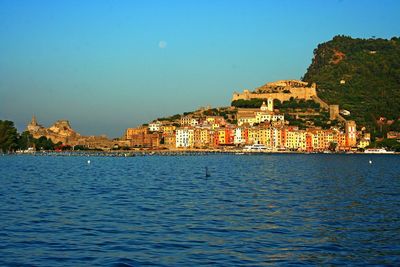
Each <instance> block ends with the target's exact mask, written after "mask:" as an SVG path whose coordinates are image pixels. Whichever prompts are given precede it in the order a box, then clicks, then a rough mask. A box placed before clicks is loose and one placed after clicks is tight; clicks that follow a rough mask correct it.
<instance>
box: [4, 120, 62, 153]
mask: <svg viewBox="0 0 400 267" xmlns="http://www.w3.org/2000/svg"><path fill="white" fill-rule="evenodd" d="M60 145H61V143H58V144H54V143H53V142H52V141H51V140H50V139H47V138H46V137H44V136H42V137H40V138H39V139H35V138H33V136H32V135H31V134H30V133H29V132H23V133H22V134H18V132H17V129H16V128H15V127H14V123H13V122H12V121H7V120H5V121H2V120H0V150H1V152H3V153H9V152H14V151H16V150H26V149H28V148H29V147H33V146H34V147H36V150H54V148H55V147H57V146H60Z"/></svg>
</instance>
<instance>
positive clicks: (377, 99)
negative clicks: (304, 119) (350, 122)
mask: <svg viewBox="0 0 400 267" xmlns="http://www.w3.org/2000/svg"><path fill="white" fill-rule="evenodd" d="M303 80H304V81H306V82H309V83H311V82H315V83H317V92H318V95H319V97H320V98H322V99H323V100H324V101H326V102H328V103H329V104H339V105H340V108H341V109H346V110H349V111H350V112H351V117H350V119H354V120H356V122H357V124H358V125H361V126H366V127H367V128H368V129H369V130H371V131H372V132H373V133H375V134H376V135H377V136H379V135H383V134H384V133H385V131H387V130H389V129H392V130H396V129H395V128H397V126H396V125H398V123H397V120H398V117H399V114H400V104H399V103H400V39H399V38H396V37H394V38H392V39H390V40H386V39H373V38H371V39H353V38H351V37H347V36H335V37H334V38H333V39H332V40H331V41H328V42H326V43H322V44H320V45H318V47H317V48H316V49H315V50H314V58H313V60H312V63H311V65H310V66H309V68H308V70H307V72H306V73H305V75H304V77H303ZM380 117H385V118H386V119H387V120H385V121H386V122H382V120H379V118H380ZM382 123H383V124H384V125H383V127H382Z"/></svg>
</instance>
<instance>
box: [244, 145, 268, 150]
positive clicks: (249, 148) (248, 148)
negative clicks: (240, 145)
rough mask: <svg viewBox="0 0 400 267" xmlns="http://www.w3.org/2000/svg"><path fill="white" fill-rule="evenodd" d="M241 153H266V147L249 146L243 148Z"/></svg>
mask: <svg viewBox="0 0 400 267" xmlns="http://www.w3.org/2000/svg"><path fill="white" fill-rule="evenodd" d="M243 151H254V152H261V151H267V147H266V146H265V145H262V144H254V145H251V146H245V147H244V149H243Z"/></svg>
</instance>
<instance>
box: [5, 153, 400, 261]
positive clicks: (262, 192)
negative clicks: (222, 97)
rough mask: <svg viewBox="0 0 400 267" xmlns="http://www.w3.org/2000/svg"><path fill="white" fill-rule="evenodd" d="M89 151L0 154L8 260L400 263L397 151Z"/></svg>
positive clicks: (399, 204)
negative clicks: (123, 154)
mask: <svg viewBox="0 0 400 267" xmlns="http://www.w3.org/2000/svg"><path fill="white" fill-rule="evenodd" d="M371 157H374V159H373V162H374V164H372V165H371V164H368V160H369V159H370V158H371ZM87 159H88V158H87V157H30V156H10V157H1V158H0V168H1V170H2V173H1V175H0V181H1V184H2V186H1V187H0V204H1V205H0V240H1V241H2V242H1V243H0V265H1V266H142V265H149V266H187V265H189V264H192V265H196V266H197V265H210V266H227V265H228V266H232V265H234V266H236V265H243V266H265V265H271V264H272V265H400V258H399V257H398V255H400V245H399V244H400V208H399V207H400V179H399V178H400V171H399V170H398V169H397V168H395V167H394V166H397V165H398V164H399V162H400V160H399V157H397V156H391V155H387V156H384V155H382V156H380V155H376V156H371V155H368V156H366V155H365V156H363V155H255V156H233V155H211V156H187V157H161V156H153V157H134V158H102V157H91V158H90V159H91V162H92V164H90V165H88V164H86V162H87ZM205 167H208V169H209V173H210V174H211V176H210V177H208V178H206V177H205V175H204V170H205ZM4 170H6V171H4Z"/></svg>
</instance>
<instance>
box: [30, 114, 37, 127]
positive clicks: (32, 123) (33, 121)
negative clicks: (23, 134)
mask: <svg viewBox="0 0 400 267" xmlns="http://www.w3.org/2000/svg"><path fill="white" fill-rule="evenodd" d="M30 125H32V126H37V125H38V124H37V121H36V116H35V115H33V116H32V121H31V123H30Z"/></svg>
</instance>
